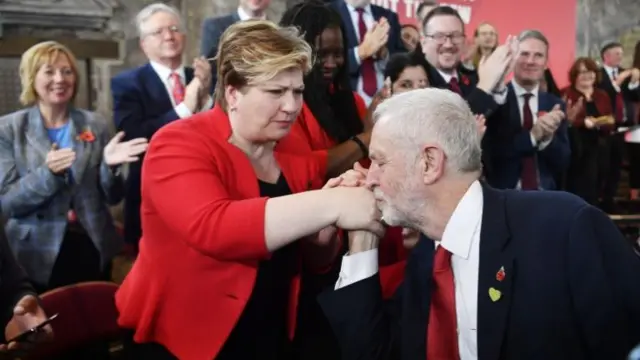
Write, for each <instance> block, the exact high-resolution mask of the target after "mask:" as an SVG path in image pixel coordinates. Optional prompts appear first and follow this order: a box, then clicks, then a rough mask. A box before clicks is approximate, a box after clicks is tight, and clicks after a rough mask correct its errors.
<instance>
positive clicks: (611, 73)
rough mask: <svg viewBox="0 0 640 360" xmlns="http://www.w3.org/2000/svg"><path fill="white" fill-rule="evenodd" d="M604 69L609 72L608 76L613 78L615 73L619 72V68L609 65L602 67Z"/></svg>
mask: <svg viewBox="0 0 640 360" xmlns="http://www.w3.org/2000/svg"><path fill="white" fill-rule="evenodd" d="M602 67H604V70H605V71H606V72H607V74H609V76H612V75H613V73H614V72H618V69H617V68H615V67H611V66H609V65H602Z"/></svg>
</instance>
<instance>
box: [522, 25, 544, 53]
mask: <svg viewBox="0 0 640 360" xmlns="http://www.w3.org/2000/svg"><path fill="white" fill-rule="evenodd" d="M527 39H536V40H540V41H542V42H543V43H544V44H545V45H546V47H547V51H548V50H549V40H548V39H547V37H546V36H544V34H543V33H542V31H540V30H533V29H530V30H525V31H523V32H521V33H520V35H518V41H519V42H522V41H525V40H527Z"/></svg>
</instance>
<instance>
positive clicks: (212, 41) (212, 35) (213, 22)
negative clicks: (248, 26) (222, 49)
mask: <svg viewBox="0 0 640 360" xmlns="http://www.w3.org/2000/svg"><path fill="white" fill-rule="evenodd" d="M270 3H271V0H240V4H239V6H238V9H237V10H236V11H234V12H232V13H231V14H228V15H224V16H218V17H211V18H207V19H205V20H204V21H203V22H202V34H201V36H202V40H201V41H200V54H201V55H202V56H204V57H206V58H207V59H212V58H214V57H215V56H216V55H217V54H218V43H219V42H220V37H221V36H222V34H223V33H224V32H225V30H227V28H229V26H231V25H233V24H235V23H236V22H238V21H245V20H251V19H261V20H265V19H266V11H267V8H268V7H269V4H270ZM211 70H212V74H211V76H212V81H211V86H212V88H215V86H216V73H215V72H216V70H215V62H214V61H211Z"/></svg>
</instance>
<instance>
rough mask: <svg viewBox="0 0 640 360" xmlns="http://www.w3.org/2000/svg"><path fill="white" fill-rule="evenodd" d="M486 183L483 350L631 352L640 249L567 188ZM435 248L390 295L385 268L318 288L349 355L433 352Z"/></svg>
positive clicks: (561, 354) (418, 359)
mask: <svg viewBox="0 0 640 360" xmlns="http://www.w3.org/2000/svg"><path fill="white" fill-rule="evenodd" d="M483 187H484V189H483V193H484V210H483V218H482V230H481V234H480V268H479V278H478V319H477V321H478V323H477V344H478V359H479V360H511V359H518V360H529V359H531V360H541V359H544V360H566V359H581V360H587V359H593V360H601V359H624V358H625V356H626V354H628V352H629V350H630V349H631V348H632V347H633V346H635V345H636V344H637V343H638V341H640V286H638V279H637V276H633V275H631V276H630V274H639V273H640V258H639V257H638V256H637V255H636V254H635V253H634V252H633V251H632V249H631V246H630V244H629V243H628V242H627V240H625V239H624V237H623V236H622V235H621V234H620V232H619V231H618V229H617V228H616V227H615V225H614V224H613V223H612V222H611V221H610V220H609V219H608V218H607V216H606V215H605V214H604V213H602V212H600V211H599V210H598V209H596V208H594V207H592V206H590V205H587V204H586V203H585V202H584V201H583V200H581V199H579V198H578V197H576V196H573V195H570V194H568V193H560V192H544V191H513V190H507V191H500V190H495V189H492V188H490V187H488V186H483ZM433 254H434V246H433V242H432V241H430V240H428V239H426V238H422V239H421V241H420V242H419V243H418V245H417V246H416V247H415V248H414V249H413V250H412V252H411V255H410V258H409V260H408V264H407V267H406V273H405V278H404V283H403V284H402V286H401V288H400V289H399V290H398V292H397V293H396V298H395V299H394V301H392V302H391V303H390V304H386V305H385V304H384V303H383V300H382V296H381V290H380V285H379V284H380V282H379V281H378V275H374V276H373V277H371V278H368V279H365V280H362V281H360V282H357V283H355V284H353V285H351V286H347V287H345V288H343V289H340V290H337V291H331V292H327V293H323V294H321V296H320V298H319V301H320V304H321V306H322V308H323V310H324V312H325V314H326V315H327V317H328V319H329V321H330V322H331V323H332V325H333V329H334V331H335V333H336V335H337V337H338V339H339V341H340V344H341V347H342V350H343V357H342V358H343V359H345V360H359V359H362V360H365V359H366V360H386V359H389V360H392V359H393V360H396V359H401V360H424V359H425V358H426V331H427V324H428V322H429V306H430V296H431V294H430V291H431V290H430V289H431V286H430V281H431V274H432V268H433ZM502 266H504V269H505V274H506V277H505V278H504V280H503V281H501V282H500V281H497V279H496V273H497V271H498V269H500V268H501V267H502ZM492 287H494V288H497V289H498V290H500V291H501V292H502V297H501V298H500V299H499V300H498V301H496V302H493V301H491V299H490V297H489V295H488V291H489V289H490V288H492Z"/></svg>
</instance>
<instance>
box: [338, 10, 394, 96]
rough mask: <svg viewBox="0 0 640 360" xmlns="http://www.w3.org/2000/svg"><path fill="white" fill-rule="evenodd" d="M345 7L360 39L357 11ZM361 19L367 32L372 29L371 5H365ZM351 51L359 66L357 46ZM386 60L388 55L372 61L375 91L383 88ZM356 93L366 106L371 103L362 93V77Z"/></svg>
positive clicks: (359, 77)
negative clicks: (374, 73) (374, 72)
mask: <svg viewBox="0 0 640 360" xmlns="http://www.w3.org/2000/svg"><path fill="white" fill-rule="evenodd" d="M346 5H347V9H348V10H349V15H351V23H352V24H353V29H354V30H355V33H356V38H357V39H360V30H359V28H358V22H359V19H360V13H358V11H357V9H356V8H355V7H353V6H351V5H350V4H346ZM362 19H363V20H364V24H365V25H366V26H367V30H369V29H371V28H372V27H373V23H374V22H375V19H374V18H373V12H372V11H371V5H367V6H365V7H364V8H363V12H362ZM353 51H354V54H355V56H354V57H355V58H356V63H357V64H358V65H360V62H361V61H362V59H360V58H359V57H358V46H356V47H355V48H353ZM388 60H389V54H387V56H386V57H385V58H384V59H377V60H375V61H374V68H375V70H376V89H377V90H380V89H382V86H384V69H385V68H386V67H387V61H388ZM356 91H357V92H358V94H359V95H360V96H362V99H363V100H364V102H365V104H367V106H368V105H369V104H370V103H371V100H372V98H371V97H370V96H369V95H367V94H366V93H365V92H364V87H363V82H362V75H360V76H358V85H357V86H356Z"/></svg>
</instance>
